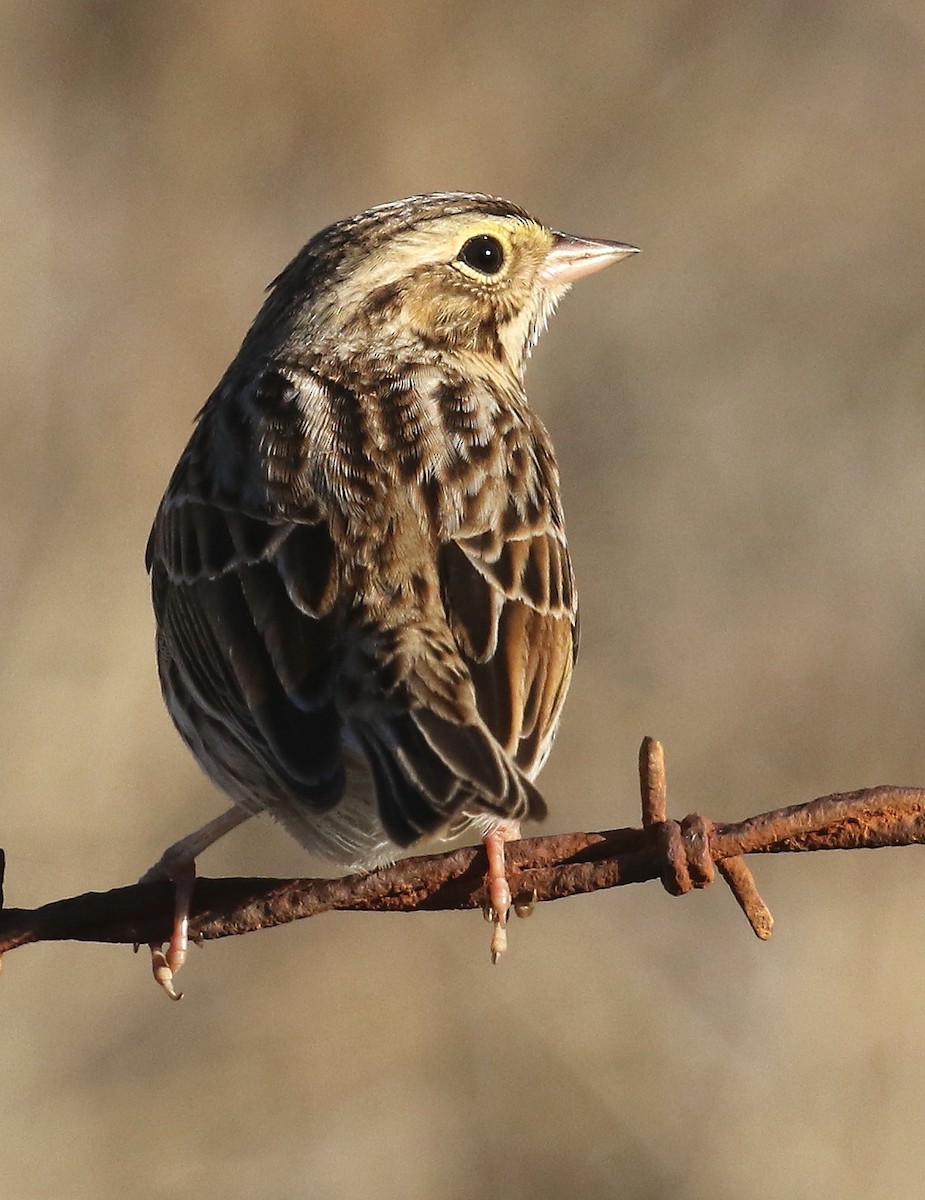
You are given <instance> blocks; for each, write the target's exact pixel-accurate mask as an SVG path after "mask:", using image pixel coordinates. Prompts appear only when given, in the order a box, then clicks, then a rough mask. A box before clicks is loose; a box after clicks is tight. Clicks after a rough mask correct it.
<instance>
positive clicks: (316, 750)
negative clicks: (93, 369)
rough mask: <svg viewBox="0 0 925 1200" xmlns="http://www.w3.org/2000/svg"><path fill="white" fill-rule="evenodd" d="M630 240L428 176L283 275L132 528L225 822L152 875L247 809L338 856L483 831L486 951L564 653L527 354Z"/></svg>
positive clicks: (573, 603) (368, 856) (558, 575)
mask: <svg viewBox="0 0 925 1200" xmlns="http://www.w3.org/2000/svg"><path fill="white" fill-rule="evenodd" d="M629 253H632V248H631V247H627V246H624V245H622V244H621V243H616V242H587V241H582V240H581V239H576V238H571V237H567V236H565V235H562V234H557V233H554V232H552V231H550V230H548V229H546V228H545V227H544V226H542V225H540V224H539V223H538V222H536V221H534V220H532V218H530V217H529V216H528V215H527V214H526V213H525V212H524V211H523V210H522V209H519V208H517V207H515V206H514V205H512V204H509V203H508V202H506V201H504V200H499V199H495V198H492V197H488V196H482V195H469V194H461V193H446V194H437V195H430V196H417V197H413V198H411V199H409V200H403V201H399V202H398V203H395V204H389V205H384V206H382V207H380V208H376V209H371V210H370V211H369V212H366V213H363V214H360V215H359V216H357V217H353V218H350V219H349V220H346V221H341V222H338V223H337V224H335V225H332V226H330V227H329V228H328V229H325V230H323V231H322V232H321V233H319V234H318V235H317V236H316V237H314V238H313V239H312V240H311V241H310V242H309V243H308V244H307V245H306V246H305V248H304V249H303V250H302V251H301V252H300V254H299V255H298V256H297V257H296V258H295V259H294V260H293V262H292V263H291V264H290V265H289V266H288V267H287V268H286V269H285V270H284V271H283V272H282V274H281V275H280V276H279V277H278V278H277V280H276V281H275V282H274V284H273V285H272V287H271V289H270V293H269V296H268V298H267V300H266V303H265V304H264V306H263V308H262V309H261V311H260V313H259V314H258V316H257V318H256V320H255V321H254V324H253V326H252V327H251V329H250V331H249V332H248V334H247V336H246V337H245V339H244V342H243V345H242V347H241V350H240V352H239V353H238V355H237V357H236V358H235V360H234V362H233V363H232V364H231V366H230V367H229V369H228V371H227V372H226V374H225V376H224V378H223V379H222V380H221V382H220V383H219V385H218V387H217V388H216V390H215V391H214V392H213V394H212V396H211V397H210V398H209V400H208V401H207V403H206V405H205V407H204V408H203V409H202V411H201V412H200V414H199V418H198V423H197V426H196V429H195V432H194V433H193V436H192V437H191V439H190V441H189V444H188V445H187V447H186V450H185V451H184V452H183V455H182V456H181V458H180V461H179V463H178V465H177V468H176V470H175V471H174V474H173V477H172V479H171V481H170V484H169V486H168V488H167V492H166V494H165V496H164V499H163V501H162V503H161V506H160V509H159V511H158V513H157V516H156V518H155V521H154V526H153V529H152V531H151V536H150V540H149V542H148V549H147V559H146V561H147V565H148V569H149V570H150V572H151V580H152V591H153V597H154V608H155V613H156V617H157V627H158V634H157V653H158V668H159V672H160V678H161V683H162V687H163V691H164V697H165V700H166V703H167V706H168V708H169V710H170V713H171V716H172V717H173V719H174V721H175V723H176V725H177V728H178V730H179V732H180V734H181V735H182V737H183V738H184V740H185V741H186V743H187V744H188V745H189V747H190V749H191V750H192V752H193V754H194V755H195V756H196V758H197V760H198V762H199V763H200V765H201V766H202V768H203V769H204V770H205V772H206V774H207V775H209V776H210V778H211V779H212V780H213V781H214V782H215V783H216V784H217V785H218V786H219V787H220V788H221V789H222V790H223V791H224V792H226V793H227V795H228V796H229V797H230V798H231V799H232V800H233V801H234V803H235V805H237V806H239V809H240V810H241V814H242V815H239V816H233V817H231V818H229V819H228V820H227V821H225V823H224V824H223V825H222V827H221V829H218V828H216V826H215V823H213V825H212V826H210V827H206V831H204V832H203V836H199V835H191V838H190V839H185V840H184V841H183V842H181V843H178V844H177V846H176V847H173V848H171V851H168V852H167V854H166V855H165V857H164V859H163V860H162V861H161V864H159V869H160V870H161V871H162V872H163V871H167V872H168V873H169V874H171V875H172V876H173V877H175V878H178V879H180V878H185V877H187V876H188V872H184V871H183V870H182V867H183V866H184V865H186V864H189V863H191V860H192V858H193V857H194V856H195V854H196V853H198V852H199V851H200V850H201V849H202V848H203V846H204V845H205V844H208V841H209V840H212V839H213V838H214V836H215V835H216V834H217V833H219V832H222V831H224V829H225V828H228V827H231V825H233V824H236V823H238V821H239V820H241V819H243V818H244V815H247V814H251V813H257V812H262V811H267V812H270V813H271V814H272V815H273V816H274V817H276V818H277V819H278V820H280V821H281V822H282V824H283V825H284V826H285V827H286V828H287V829H288V830H289V831H290V832H291V833H292V834H293V835H294V836H295V837H296V838H297V839H298V840H299V841H300V842H301V843H303V845H305V846H306V847H308V848H309V849H310V850H313V851H316V852H317V853H319V854H321V855H323V856H325V857H326V858H327V859H329V860H330V861H331V862H332V863H334V864H335V865H336V866H337V867H339V868H341V869H364V868H366V869H368V868H370V867H372V866H374V865H376V864H379V863H382V862H385V861H388V860H392V859H394V858H395V857H397V855H398V854H399V853H400V852H401V851H402V850H403V849H405V848H407V847H409V846H413V845H415V844H416V843H417V842H418V841H420V840H421V839H422V838H426V837H428V836H433V835H438V834H441V833H444V832H446V831H449V830H452V831H454V832H455V831H457V830H458V829H460V828H462V827H465V826H466V825H469V824H475V825H477V826H478V828H479V829H480V830H481V831H482V832H483V833H484V834H493V831H494V830H497V829H499V828H500V829H501V830H502V834H501V835H500V836H499V835H497V834H494V835H493V836H494V842H493V843H492V845H490V849H491V850H492V861H493V866H492V871H491V873H490V874H491V882H492V905H493V908H494V910H495V913H496V922H497V926H498V932H497V935H496V940H495V943H494V952H495V957H496V956H497V953H499V952H500V949H501V948H502V946H501V938H502V935H501V932H500V931H501V930H502V929H503V924H504V918H505V915H506V910H507V906H508V905H509V902H510V901H509V895H508V894H506V885H505V884H504V878H503V865H501V866H499V863H501V861H502V860H501V855H500V844H501V836H509V832H510V830H512V829H516V825H515V824H513V823H516V822H517V821H519V820H520V819H521V818H524V817H541V816H542V815H543V814H544V812H545V805H544V803H543V800H542V798H541V796H540V794H539V792H538V791H537V789H536V786H535V784H534V782H533V781H534V779H535V777H536V775H537V773H538V772H539V770H540V768H541V767H542V765H543V762H544V761H545V759H546V756H547V754H548V753H549V749H550V746H551V744H552V739H553V737H554V735H555V731H556V726H557V723H558V720H559V715H560V712H561V708H562V704H563V701H564V699H565V695H566V692H567V690H568V685H569V680H570V678H571V673H572V666H573V663H574V660H575V654H576V652H577V646H578V624H577V614H578V608H577V597H576V593H575V586H574V581H573V578H572V568H571V563H570V560H569V555H568V548H567V545H566V540H565V528H564V524H563V517H562V507H561V503H560V498H559V475H558V469H557V467H556V461H555V456H554V453H553V448H552V443H551V441H550V439H549V435H548V433H547V432H546V429H545V427H544V426H543V424H542V423H541V422H540V420H539V418H538V417H537V416H536V415H535V414H534V413H533V412H532V411H531V409H530V407H529V405H528V403H527V399H526V395H525V394H524V390H523V370H524V366H525V363H526V359H527V357H528V355H529V352H530V350H531V349H532V347H533V345H534V344H535V342H536V339H537V338H538V337H539V334H540V332H541V331H542V329H543V327H544V326H545V323H546V320H547V318H548V316H549V315H550V313H551V312H552V311H553V309H554V307H555V305H556V303H557V302H558V300H559V298H560V297H561V296H562V295H563V294H564V292H565V291H566V290H567V289H568V286H569V285H570V283H571V282H572V280H573V279H575V278H577V277H579V276H580V275H583V274H587V273H589V272H590V271H592V270H595V269H597V268H598V267H600V266H604V265H606V264H607V263H610V262H614V261H617V260H618V259H619V258H622V257H625V256H626V255H627V254H629ZM157 869H158V868H155V869H153V870H157ZM499 876H500V877H499ZM181 890H182V889H178V909H182V908H183V905H184V902H183V899H182V897H181V896H180V895H179V892H180V891H181ZM180 915H182V914H180ZM179 919H180V918H179V916H178V929H177V931H176V932H175V937H174V940H173V942H172V943H171V946H170V950H169V951H168V953H167V955H166V956H164V955H160V952H159V951H158V952H157V953H158V955H160V958H159V959H158V960H157V962H156V967H157V968H158V969H159V970H160V972H161V974H160V978H161V981H162V982H165V984H166V986H167V987H168V990H171V985H170V976H171V974H172V969H175V968H176V967H177V966H178V965H179V963H180V961H182V950H183V946H182V942H183V933H182V930H181V929H180V926H179Z"/></svg>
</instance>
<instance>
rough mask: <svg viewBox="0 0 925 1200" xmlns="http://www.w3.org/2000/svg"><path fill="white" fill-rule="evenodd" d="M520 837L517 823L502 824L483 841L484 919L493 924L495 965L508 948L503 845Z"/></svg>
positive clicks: (508, 892)
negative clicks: (484, 854) (486, 896)
mask: <svg viewBox="0 0 925 1200" xmlns="http://www.w3.org/2000/svg"><path fill="white" fill-rule="evenodd" d="M519 837H520V824H519V823H518V822H517V821H502V822H501V823H500V824H499V825H498V826H497V827H496V828H495V829H493V830H492V831H491V833H489V834H486V835H485V837H484V838H483V839H482V840H483V842H484V844H485V853H486V855H487V856H488V874H487V876H486V882H487V884H488V901H487V904H486V906H485V919H486V920H488V921H491V922H492V923H493V924H494V930H493V931H492V935H491V961H492V962H493V963H497V962H498V960H499V959H500V958H501V955H502V954H503V953H504V952H505V950H506V949H507V918H508V914H509V913H510V911H511V888H510V885H509V884H508V881H507V873H506V872H505V869H504V844H505V842H516V841H517V839H518V838H519ZM518 915H520V914H519V913H518Z"/></svg>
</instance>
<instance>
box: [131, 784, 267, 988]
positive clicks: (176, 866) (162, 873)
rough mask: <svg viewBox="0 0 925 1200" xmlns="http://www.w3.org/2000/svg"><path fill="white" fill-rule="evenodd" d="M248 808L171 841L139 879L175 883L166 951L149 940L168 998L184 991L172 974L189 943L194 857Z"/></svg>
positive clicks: (245, 814) (239, 821) (243, 816)
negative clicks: (180, 989) (177, 840)
mask: <svg viewBox="0 0 925 1200" xmlns="http://www.w3.org/2000/svg"><path fill="white" fill-rule="evenodd" d="M249 816H251V814H250V813H249V812H245V811H244V809H243V808H237V807H235V808H230V809H229V810H228V811H227V812H224V813H222V815H221V816H219V817H215V819H214V820H212V821H209V822H207V824H205V825H203V826H202V828H201V829H197V830H196V831H195V832H194V833H190V834H188V835H187V836H186V837H185V838H181V839H180V841H179V842H174V844H173V845H172V846H169V847H168V848H167V849H166V850H165V851H164V853H163V854H162V855H161V856H160V858H159V859H158V860H157V862H156V863H155V864H154V866H153V867H151V869H150V870H148V871H145V873H144V875H142V877H141V879H139V881H138V882H139V883H153V882H154V881H155V880H160V879H170V880H172V881H173V882H174V883H175V884H176V888H177V890H176V895H175V898H174V910H173V932H172V933H171V935H170V941H169V942H168V943H167V950H166V952H165V951H164V949H163V946H162V945H161V944H160V943H158V942H152V943H151V945H150V947H149V948H150V950H151V970H152V971H153V972H154V978H155V980H156V981H157V982H158V983H159V984H160V986H161V987H162V988H163V989H164V991H165V992H166V993H167V995H168V996H169V997H170V999H171V1000H179V999H180V998H181V997H182V995H183V993H182V992H178V991H177V990H176V989H175V988H174V986H173V977H174V974H175V973H176V972H177V971H179V969H180V968H181V967H182V966H183V964H184V962H185V961H186V947H187V945H188V943H189V908H190V901H191V900H192V898H193V885H194V884H195V882H196V859H197V858H198V857H199V855H200V854H202V852H203V851H204V850H206V849H208V847H209V846H211V845H212V843H213V842H217V841H218V839H219V838H220V837H224V836H225V834H226V833H230V832H231V830H232V829H237V827H238V826H239V825H241V824H243V823H244V822H245V821H246V820H247V819H248V817H249Z"/></svg>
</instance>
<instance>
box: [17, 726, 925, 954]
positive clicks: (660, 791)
mask: <svg viewBox="0 0 925 1200" xmlns="http://www.w3.org/2000/svg"><path fill="white" fill-rule="evenodd" d="M639 775H640V786H641V792H642V828H641V829H611V830H606V831H604V832H601V833H563V834H553V835H550V836H547V837H535V838H525V839H524V840H522V841H519V842H512V843H510V844H509V846H508V847H507V850H506V860H507V866H508V878H509V881H510V884H511V891H512V894H513V895H514V898H515V909H520V910H522V909H524V908H527V907H530V906H531V905H532V904H533V903H545V902H547V901H551V900H560V899H562V898H564V897H566V896H575V895H579V894H582V893H587V892H595V891H600V890H601V889H604V888H612V887H622V886H624V885H625V884H630V883H643V882H645V881H647V880H650V879H659V880H661V882H662V885H663V886H664V887H665V888H666V890H667V891H669V892H670V893H671V894H672V895H683V894H684V893H685V892H688V891H690V890H691V889H692V888H702V887H706V886H707V885H708V884H709V883H711V882H712V881H713V878H714V876H715V873H716V871H717V870H718V871H719V873H720V875H721V876H722V878H723V879H724V880H725V882H726V883H727V884H728V886H729V887H730V889H731V890H732V893H733V895H734V896H735V898H736V901H737V902H738V904H739V906H740V907H741V909H742V911H743V912H744V913H745V916H746V917H747V919H748V921H749V924H750V925H751V927H752V930H753V931H754V932H755V934H756V935H757V936H758V937H760V938H768V937H770V935H771V929H772V926H773V918H772V917H771V913H770V911H769V910H768V908H767V905H766V904H765V903H764V901H763V900H762V899H761V897H760V896H759V894H758V891H757V889H756V887H755V883H754V880H753V878H752V874H751V871H750V870H749V868H748V867H747V866H746V864H745V861H744V859H743V857H742V856H743V855H746V854H781V853H797V852H804V851H816V850H859V849H879V848H882V847H885V846H909V845H918V844H922V843H925V789H923V788H905V787H875V788H866V789H863V790H861V791H857V792H846V793H842V794H836V795H832V796H822V797H820V798H819V799H818V800H812V801H810V802H809V803H807V804H796V805H793V806H791V807H789V808H781V809H776V810H774V811H773V812H766V813H760V814H759V815H758V816H755V817H749V818H747V819H746V820H744V821H738V822H734V823H731V824H729V823H726V824H720V823H715V822H713V821H711V820H709V818H707V817H703V816H700V815H699V814H696V813H695V814H692V815H691V816H688V817H685V818H684V819H683V820H682V821H674V820H671V819H670V818H669V817H668V815H667V788H666V783H665V764H664V755H663V751H662V747H661V745H660V743H659V742H657V741H655V740H654V739H653V738H645V739H644V740H643V743H642V748H641V750H640V761H639ZM2 861H3V860H2V851H0V864H2ZM485 871H486V861H485V854H484V850H483V849H482V847H481V846H478V847H465V848H463V849H459V850H451V851H448V852H447V853H444V854H432V855H427V856H422V857H419V858H407V859H403V860H402V861H401V862H398V863H396V864H395V865H394V866H392V867H386V868H382V869H381V870H378V871H372V872H370V873H369V874H366V875H350V876H346V877H345V878H342V879H262V878H247V879H207V878H199V879H197V881H196V886H195V891H194V895H193V901H192V906H191V914H190V935H191V937H192V938H194V939H195V940H197V941H209V940H211V939H214V938H222V937H234V936H237V935H238V934H242V933H250V932H254V931H256V930H258V929H269V928H272V927H273V926H276V925H284V924H287V923H288V922H290V921H297V920H301V919H303V918H305V917H312V916H317V915H319V914H320V913H323V912H330V911H340V912H344V911H361V912H434V911H441V910H442V911H446V910H461V909H474V908H482V907H483V906H484V904H485V900H486V896H485ZM2 882H3V881H2V873H0V889H2ZM0 894H2V890H0ZM173 900H174V888H173V885H172V884H170V883H161V882H158V883H144V884H141V883H136V884H133V885H131V886H129V887H122V888H115V889H113V890H111V891H108V892H87V893H85V894H84V895H80V896H72V897H69V898H68V899H65V900H57V901H54V902H52V903H50V904H45V905H42V906H41V907H40V908H35V909H18V908H6V909H3V910H2V911H0V954H3V953H5V952H6V951H9V950H12V949H15V948H16V947H18V946H24V945H28V944H30V943H33V942H47V941H82V942H107V943H128V944H133V943H134V944H137V943H146V942H159V941H165V940H166V939H167V938H168V937H169V934H170V928H171V922H172V917H173Z"/></svg>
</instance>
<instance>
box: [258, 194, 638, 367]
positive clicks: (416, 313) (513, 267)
mask: <svg viewBox="0 0 925 1200" xmlns="http://www.w3.org/2000/svg"><path fill="white" fill-rule="evenodd" d="M633 253H635V247H633V246H627V245H624V244H623V243H622V242H611V241H596V240H595V241H592V240H588V239H584V238H576V237H572V236H570V235H568V234H563V233H557V232H555V231H554V230H551V229H547V228H546V227H545V226H544V225H541V224H540V223H539V222H538V221H535V220H534V219H533V218H532V217H530V216H529V215H528V214H527V213H526V212H524V211H523V210H522V209H520V208H517V207H516V206H515V205H513V204H510V203H508V202H507V201H506V200H499V199H496V198H494V197H491V196H483V195H472V194H467V193H437V194H434V195H427V196H414V197H412V198H411V199H408V200H400V201H397V202H396V203H393V204H387V205H382V206H381V207H379V208H373V209H370V210H369V211H368V212H365V213H361V214H360V215H359V216H356V217H351V218H349V219H347V220H345V221H340V222H337V223H336V224H334V225H331V226H329V227H328V228H327V229H325V230H322V232H321V233H319V234H317V235H316V236H315V237H314V238H313V239H312V240H311V241H310V242H309V243H308V245H307V246H306V247H305V248H304V249H303V250H302V251H301V253H300V254H299V255H298V257H297V258H296V259H295V260H294V261H293V262H292V263H291V264H290V265H289V266H288V267H287V268H286V270H285V271H284V272H283V273H282V275H280V277H279V278H278V279H277V280H276V281H275V284H274V287H273V295H272V296H271V298H270V300H269V301H268V307H275V308H276V309H277V315H278V316H279V315H282V314H281V313H280V311H279V308H280V305H284V306H285V312H286V315H287V318H288V320H287V324H289V326H290V329H291V331H292V333H293V334H294V335H295V336H296V337H297V338H298V339H299V340H300V342H302V343H303V344H305V343H307V344H309V345H311V346H312V347H313V348H314V349H316V350H317V351H318V352H319V353H321V354H330V355H333V356H335V357H337V358H341V359H347V358H357V357H359V358H360V359H361V360H363V359H369V358H370V356H371V357H372V358H373V359H375V360H377V361H380V362H382V364H383V365H384V366H386V365H387V364H388V361H389V359H390V358H392V357H393V356H394V358H395V359H397V360H399V361H404V362H408V361H412V362H414V361H422V360H423V361H427V360H428V359H429V358H431V357H432V356H433V355H434V354H438V355H447V354H448V355H450V356H453V357H456V358H459V359H462V360H464V361H466V363H467V365H470V366H471V363H472V360H473V358H474V357H475V358H481V359H483V360H484V361H490V362H492V363H494V364H496V365H497V366H498V367H500V368H501V369H504V370H510V371H512V372H514V373H517V374H519V373H520V372H521V371H522V369H523V365H524V362H525V360H526V358H527V356H528V354H529V352H530V350H531V349H532V348H533V346H534V345H535V343H536V340H537V338H538V337H539V335H540V334H541V333H542V331H543V329H544V327H545V325H546V321H547V320H548V318H549V316H550V315H551V313H552V312H553V310H554V309H555V306H556V304H557V303H558V301H559V300H560V299H561V298H562V296H563V295H564V294H565V292H566V291H568V289H569V287H570V286H571V284H572V283H573V282H574V280H576V279H579V278H581V277H582V276H584V275H588V274H590V273H591V272H592V271H596V270H599V269H600V268H601V267H605V266H607V265H609V264H610V263H614V262H618V261H619V260H620V259H622V258H626V257H627V256H628V255H630V254H633ZM274 301H276V303H275V304H274Z"/></svg>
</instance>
